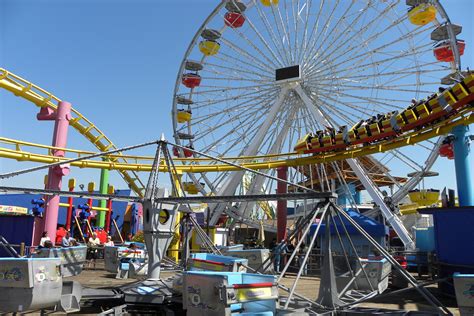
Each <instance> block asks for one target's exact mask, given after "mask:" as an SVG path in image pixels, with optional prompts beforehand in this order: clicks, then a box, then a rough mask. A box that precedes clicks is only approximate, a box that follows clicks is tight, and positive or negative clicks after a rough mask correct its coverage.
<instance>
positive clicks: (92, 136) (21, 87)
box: [0, 68, 144, 196]
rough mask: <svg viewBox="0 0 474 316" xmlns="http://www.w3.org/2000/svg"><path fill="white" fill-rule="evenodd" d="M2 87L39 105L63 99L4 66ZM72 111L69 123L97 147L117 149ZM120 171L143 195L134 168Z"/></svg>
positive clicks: (53, 106)
mask: <svg viewBox="0 0 474 316" xmlns="http://www.w3.org/2000/svg"><path fill="white" fill-rule="evenodd" d="M0 88H3V89H5V90H7V91H10V92H12V93H13V94H14V95H16V96H18V97H22V98H24V99H26V100H28V101H30V102H32V103H34V104H35V105H37V106H38V107H49V108H51V109H53V110H55V109H56V108H57V103H58V102H59V101H61V99H59V98H58V97H56V96H54V95H53V94H52V93H50V92H48V91H46V90H44V89H42V88H40V87H38V86H36V85H34V84H33V83H31V82H29V81H27V80H25V79H23V78H21V77H20V76H17V75H15V74H12V73H11V72H9V71H7V70H5V69H3V68H0ZM71 112H72V119H71V121H70V122H69V124H70V125H71V126H72V127H73V128H74V129H76V130H77V131H78V132H79V133H80V134H81V135H83V136H84V137H85V138H86V139H87V140H88V141H90V142H91V143H92V144H93V145H94V146H95V147H96V148H97V149H99V150H100V151H108V150H113V149H117V147H116V146H115V145H114V144H113V143H112V141H111V140H110V139H109V138H108V137H107V136H105V134H104V133H103V132H102V131H101V130H100V129H98V128H97V127H96V126H95V125H94V124H93V123H92V122H91V121H89V120H88V119H87V118H86V117H84V115H82V114H81V113H79V111H77V110H76V109H74V108H73V109H72V110H71ZM110 159H113V160H114V162H115V161H120V162H122V163H125V164H127V163H128V161H127V160H126V158H125V157H124V156H122V155H115V156H114V157H113V158H110ZM118 171H119V173H120V174H121V176H122V177H123V179H124V180H125V182H127V184H128V185H129V186H130V188H131V189H132V190H133V191H134V192H135V193H136V194H138V195H139V196H143V190H144V187H143V183H141V181H140V179H139V178H138V175H136V174H135V172H134V171H133V170H126V169H118Z"/></svg>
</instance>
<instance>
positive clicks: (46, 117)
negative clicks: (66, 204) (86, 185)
mask: <svg viewBox="0 0 474 316" xmlns="http://www.w3.org/2000/svg"><path fill="white" fill-rule="evenodd" d="M36 118H37V119H38V120H40V121H52V120H54V133H53V146H54V147H62V148H66V146H67V132H68V127H69V120H70V119H71V103H69V102H64V101H61V102H59V104H58V108H57V110H56V111H53V110H52V109H51V108H41V110H40V112H39V113H38V114H37V116H36ZM53 155H54V156H56V157H64V151H63V150H55V151H54V152H53ZM68 174H69V165H68V164H64V165H59V166H56V167H52V168H49V172H48V183H47V184H46V189H50V190H61V183H62V177H63V176H67V175H68ZM58 211H59V196H58V195H55V196H52V197H47V198H46V201H45V213H44V214H45V215H44V228H43V231H47V232H48V236H49V238H51V240H52V241H54V240H56V229H57V225H58Z"/></svg>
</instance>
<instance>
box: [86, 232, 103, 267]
mask: <svg viewBox="0 0 474 316" xmlns="http://www.w3.org/2000/svg"><path fill="white" fill-rule="evenodd" d="M99 246H100V239H99V237H97V234H96V233H95V232H94V233H92V236H91V237H90V238H89V242H88V243H87V250H88V253H89V268H90V267H91V266H93V267H94V269H95V264H96V260H97V258H98V257H99V249H98V248H99Z"/></svg>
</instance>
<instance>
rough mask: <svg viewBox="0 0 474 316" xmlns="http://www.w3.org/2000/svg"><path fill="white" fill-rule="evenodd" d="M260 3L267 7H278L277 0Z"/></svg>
mask: <svg viewBox="0 0 474 316" xmlns="http://www.w3.org/2000/svg"><path fill="white" fill-rule="evenodd" d="M260 2H261V3H262V4H263V5H264V6H266V7H269V6H271V5H278V2H279V0H260Z"/></svg>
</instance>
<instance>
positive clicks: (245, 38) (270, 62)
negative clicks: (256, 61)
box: [223, 19, 277, 67]
mask: <svg viewBox="0 0 474 316" xmlns="http://www.w3.org/2000/svg"><path fill="white" fill-rule="evenodd" d="M247 23H248V19H247ZM232 30H233V31H234V34H237V35H238V36H239V37H240V38H242V39H243V40H244V41H245V42H246V43H247V44H248V45H250V47H252V48H253V49H254V50H255V51H256V52H257V53H258V54H259V55H260V56H262V57H263V58H264V59H265V60H266V61H267V62H268V64H269V65H273V67H277V65H276V64H275V62H274V60H271V59H270V58H268V57H267V55H266V54H264V53H263V52H262V50H260V48H258V46H257V45H255V44H254V43H253V42H252V41H251V40H250V39H249V38H248V37H247V36H246V35H245V33H243V32H241V31H239V29H238V28H233V29H232ZM223 40H224V39H223ZM224 41H226V42H227V43H231V42H230V41H228V40H224ZM262 43H263V44H264V46H265V48H266V49H267V50H268V51H269V52H270V53H272V49H271V48H270V46H269V45H268V44H267V42H266V41H263V42H262ZM235 47H236V46H235Z"/></svg>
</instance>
